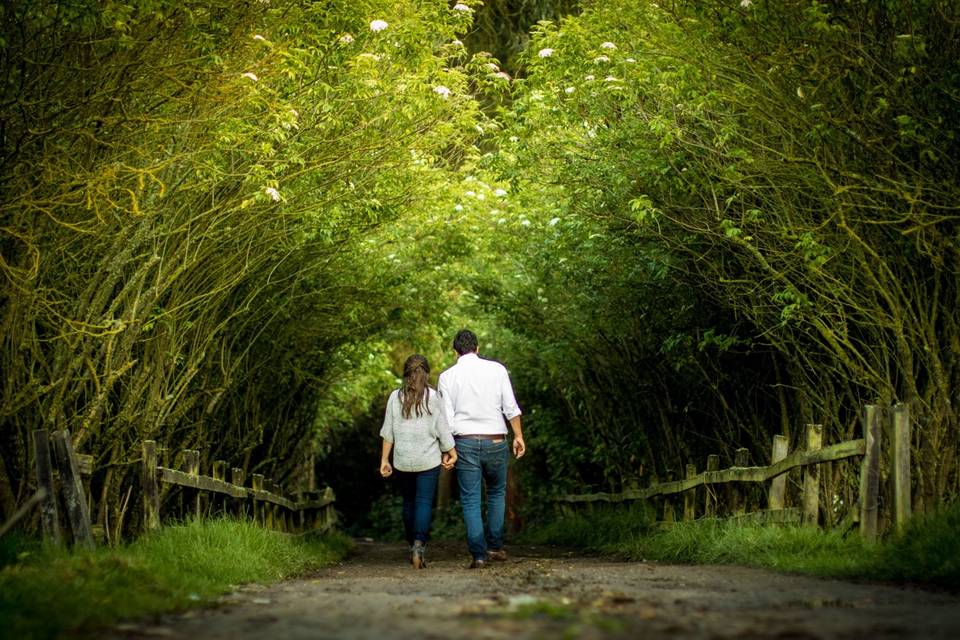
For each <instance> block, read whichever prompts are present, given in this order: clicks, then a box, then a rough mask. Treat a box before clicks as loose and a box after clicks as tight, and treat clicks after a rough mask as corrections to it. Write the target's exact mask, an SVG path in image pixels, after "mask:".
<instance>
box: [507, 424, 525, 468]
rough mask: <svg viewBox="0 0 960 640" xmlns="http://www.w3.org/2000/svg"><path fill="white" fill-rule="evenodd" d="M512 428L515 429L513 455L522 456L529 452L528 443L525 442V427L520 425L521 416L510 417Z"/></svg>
mask: <svg viewBox="0 0 960 640" xmlns="http://www.w3.org/2000/svg"><path fill="white" fill-rule="evenodd" d="M510 428H511V429H513V455H515V456H516V457H518V458H522V457H523V454H525V453H526V452H527V445H526V444H524V442H523V428H522V427H521V426H520V416H513V417H512V418H510Z"/></svg>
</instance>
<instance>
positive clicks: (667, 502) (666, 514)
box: [663, 473, 677, 524]
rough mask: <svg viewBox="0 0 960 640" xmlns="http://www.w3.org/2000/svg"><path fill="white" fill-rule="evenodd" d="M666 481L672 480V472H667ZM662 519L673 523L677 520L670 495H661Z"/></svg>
mask: <svg viewBox="0 0 960 640" xmlns="http://www.w3.org/2000/svg"><path fill="white" fill-rule="evenodd" d="M667 482H673V474H672V473H668V474H667ZM663 521H664V522H669V523H670V524H673V523H674V522H676V521H677V514H676V512H675V511H674V510H673V500H671V499H670V496H668V495H667V496H664V497H663Z"/></svg>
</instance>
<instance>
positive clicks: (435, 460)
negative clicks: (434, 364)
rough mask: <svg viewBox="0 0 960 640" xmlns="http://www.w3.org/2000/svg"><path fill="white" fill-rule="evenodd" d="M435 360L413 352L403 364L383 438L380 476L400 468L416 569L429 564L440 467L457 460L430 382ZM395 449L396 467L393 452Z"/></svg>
mask: <svg viewBox="0 0 960 640" xmlns="http://www.w3.org/2000/svg"><path fill="white" fill-rule="evenodd" d="M429 379H430V363H429V362H427V359H426V358H424V357H423V356H421V355H420V354H416V353H415V354H413V355H412V356H410V357H409V358H407V361H406V362H405V363H404V365H403V383H402V384H401V385H400V388H399V389H396V390H394V392H393V393H391V394H390V399H389V400H387V411H386V415H385V416H384V418H383V428H382V429H381V430H380V437H381V438H383V447H382V448H381V453H380V475H382V476H383V477H384V478H386V477H388V476H390V475H391V474H393V471H394V469H396V471H397V479H398V481H399V483H400V493H401V495H402V496H403V528H404V533H405V534H406V538H407V543H408V544H409V545H410V562H411V563H412V564H413V567H414V568H415V569H421V568H423V567H425V566H426V562H425V561H424V551H425V547H426V544H427V540H428V539H429V537H430V521H431V519H432V516H433V498H434V495H435V494H436V492H437V479H438V478H439V476H440V467H441V466H443V468H445V469H451V468H453V465H454V463H456V461H457V450H456V449H455V448H454V441H453V435H452V434H451V433H450V426H449V424H448V422H447V416H446V414H445V413H444V408H443V403H442V402H441V401H440V398H439V396H438V395H437V391H436V389H432V388H431V387H430V385H429ZM391 451H393V466H391V465H390V452H391Z"/></svg>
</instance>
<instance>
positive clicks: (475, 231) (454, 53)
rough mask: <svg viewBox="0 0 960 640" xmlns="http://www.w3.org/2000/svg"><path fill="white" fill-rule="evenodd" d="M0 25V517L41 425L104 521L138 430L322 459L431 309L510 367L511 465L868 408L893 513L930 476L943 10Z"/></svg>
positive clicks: (176, 445)
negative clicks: (876, 405) (895, 492)
mask: <svg viewBox="0 0 960 640" xmlns="http://www.w3.org/2000/svg"><path fill="white" fill-rule="evenodd" d="M564 14H570V15H568V16H567V17H564V18H560V16H562V15H564ZM574 14H575V15H574ZM544 18H549V19H552V21H541V22H539V23H538V24H534V23H535V22H536V21H537V20H542V19H544ZM375 21H377V22H375ZM0 23H2V24H3V36H2V43H0V69H2V82H3V86H4V88H3V100H2V104H0V149H2V152H0V184H2V190H0V218H2V224H0V260H2V261H0V272H2V280H0V326H2V331H0V345H2V350H0V375H2V385H3V387H2V393H0V510H2V512H3V513H4V514H9V513H12V511H13V510H14V509H15V508H16V506H17V505H18V503H21V502H22V501H23V500H25V499H26V497H27V496H28V495H29V492H30V489H31V486H32V485H31V483H32V480H31V477H32V474H31V473H30V468H31V467H30V451H29V446H28V440H29V439H28V437H27V436H28V434H29V433H30V431H31V430H32V429H36V428H43V427H47V428H51V429H59V428H69V429H70V430H71V433H72V434H73V436H74V439H75V442H76V443H77V444H78V445H79V447H80V448H81V449H82V450H84V451H85V452H89V453H93V454H94V455H95V460H96V461H95V467H96V468H97V473H96V474H95V477H94V487H95V490H96V491H97V492H98V493H99V494H100V495H102V496H103V498H105V499H103V500H101V501H100V502H99V504H100V505H101V506H100V510H101V512H100V513H99V514H97V517H99V518H101V519H104V518H109V519H110V521H114V518H115V516H116V515H117V514H116V513H111V512H110V510H111V509H114V510H117V509H119V504H120V502H121V497H122V496H123V495H124V493H125V492H126V491H128V490H130V489H131V488H134V490H135V487H136V473H135V467H132V466H131V465H130V463H131V462H132V461H133V459H134V458H136V456H137V451H138V446H139V442H140V441H141V440H142V439H144V438H151V439H154V440H157V441H159V442H161V443H162V444H165V445H167V446H168V447H169V448H170V449H172V450H177V449H182V448H195V449H201V450H204V451H205V452H207V453H206V455H209V456H210V458H211V459H214V458H219V459H225V460H227V461H228V462H229V463H230V464H231V465H232V466H241V467H244V468H246V469H247V470H248V472H250V473H252V472H258V473H261V472H262V473H265V474H267V475H270V476H272V477H274V478H276V479H278V480H280V481H287V482H295V481H296V479H297V478H298V477H299V475H300V474H301V473H302V471H303V465H304V464H305V463H307V461H308V460H310V459H311V457H312V456H314V455H316V459H317V464H318V465H320V466H321V467H323V465H324V461H325V457H329V456H330V455H331V452H335V455H336V456H339V457H341V458H342V456H343V452H344V451H352V452H354V453H353V454H352V455H354V456H355V458H354V459H355V460H356V462H355V463H353V467H354V472H355V473H359V472H360V471H359V470H360V469H362V465H363V464H367V462H368V461H367V460H364V459H363V458H362V455H363V454H364V452H365V451H366V447H367V446H368V445H369V446H372V445H374V444H375V425H376V421H377V419H378V413H379V410H380V405H379V403H380V402H382V399H383V398H385V396H386V393H387V390H388V389H389V388H390V387H391V386H392V385H394V384H395V383H396V372H397V367H398V364H399V363H400V362H402V359H403V358H404V357H405V356H406V355H407V354H408V353H409V352H410V351H412V350H418V351H421V352H424V353H426V354H427V355H428V356H429V357H431V359H432V360H433V362H434V368H435V369H436V370H438V371H439V370H440V369H442V367H443V365H444V364H446V363H449V361H450V360H451V357H452V356H451V354H450V353H449V348H448V347H449V346H448V342H449V337H450V335H452V332H453V331H454V330H455V329H456V328H458V327H459V326H461V325H464V324H470V325H472V326H474V327H476V328H477V329H478V332H479V333H480V334H481V340H482V341H483V342H484V351H485V352H486V353H489V354H491V355H494V356H496V357H499V358H501V359H503V360H504V361H505V362H506V363H507V364H508V366H509V367H510V369H511V373H512V375H513V377H514V384H515V386H516V387H517V390H518V395H519V397H520V398H521V400H522V404H523V406H524V409H525V413H526V414H527V422H528V425H529V427H528V431H529V435H528V439H529V445H530V449H531V456H530V463H529V464H525V465H523V466H522V470H523V471H522V472H523V473H524V474H525V476H526V478H525V482H526V484H527V486H528V487H530V490H531V491H538V490H552V489H555V488H575V487H579V488H583V487H603V488H607V489H617V488H620V487H621V486H624V485H626V484H629V483H631V482H635V481H637V480H638V479H639V478H642V477H644V476H646V475H651V474H658V475H662V474H665V473H669V472H671V471H678V470H679V469H681V468H682V467H683V465H684V464H685V463H687V462H689V461H691V460H694V459H697V460H699V459H701V457H702V455H703V454H705V453H707V452H715V451H717V450H721V451H724V450H725V448H736V447H739V446H748V447H750V448H751V449H752V450H753V451H754V452H755V454H756V456H757V457H759V456H760V455H761V454H764V453H765V452H766V447H768V446H769V444H768V443H769V440H770V437H769V436H770V434H771V433H786V434H788V435H792V434H794V433H795V432H798V431H799V430H798V429H797V427H798V426H799V425H801V424H802V423H804V422H811V421H814V422H820V423H823V424H824V425H825V427H826V429H827V431H828V435H827V437H828V438H831V437H835V438H840V437H848V436H849V435H851V433H852V432H854V431H856V430H857V429H858V428H859V427H858V424H857V415H858V411H859V407H860V406H861V405H862V404H863V403H865V402H892V401H903V402H909V403H911V405H912V406H913V407H914V414H915V415H916V416H918V417H917V424H916V425H915V429H914V434H915V441H914V443H913V444H914V449H915V455H914V464H915V474H914V477H915V478H916V486H915V487H914V490H915V495H916V498H917V503H918V504H919V505H920V508H932V507H933V506H935V505H936V504H938V503H940V502H941V501H943V500H945V499H948V498H950V497H952V496H955V495H956V494H957V493H958V492H960V485H958V482H960V472H958V467H957V462H958V453H960V450H958V447H960V442H958V440H960V424H958V412H957V406H958V403H960V398H958V397H957V390H958V388H960V326H958V323H957V318H956V308H957V306H958V302H960V300H958V296H960V289H958V286H957V285H958V269H960V255H958V247H960V236H958V232H957V219H958V215H957V210H958V204H957V203H958V202H960V197H958V196H960V193H958V191H960V187H958V186H957V185H958V184H960V180H958V178H960V176H958V166H960V163H958V160H960V154H958V151H960V149H958V144H960V142H958V136H960V108H958V104H960V94H958V87H960V68H958V64H960V63H958V60H960V51H958V50H957V49H958V46H960V45H958V44H957V43H958V42H960V38H958V37H956V36H957V29H958V25H960V13H958V9H957V7H956V6H955V3H951V2H946V1H936V0H915V1H912V2H908V3H902V2H893V1H892V0H890V1H882V2H870V3H843V4H836V5H835V6H834V5H833V4H829V3H815V2H809V1H806V0H792V1H790V2H781V3H766V2H762V1H761V0H754V1H753V2H750V1H749V0H744V1H743V2H728V1H719V0H711V1H710V2H687V1H684V0H677V1H665V2H660V3H646V2H643V3H641V2H603V3H601V2H581V3H577V4H574V3H569V2H546V3H544V2H533V1H531V2H490V3H487V4H486V5H483V6H481V4H480V3H477V2H470V1H467V2H464V3H457V4H456V5H454V4H453V3H447V2H445V1H443V0H434V1H419V2H418V1H414V0H389V1H387V2H372V1H360V2H355V1H351V2H340V1H338V0H329V1H323V2H308V1H305V0H257V1H252V2H248V3H240V4H238V3H235V2H227V1H225V0H224V1H222V2H213V3H211V2H204V3H198V2H179V1H178V2H173V1H171V0H151V1H149V2H140V3H131V2H126V3H125V2H114V1H111V2H85V1H79V0H76V1H69V2H58V1H54V0H42V1H40V2H17V1H15V2H11V3H7V4H5V5H4V6H3V7H2V8H0ZM531 27H532V32H531V31H530V29H531ZM494 44H497V46H496V47H495V46H493V45H494ZM481 48H482V49H485V50H494V52H495V53H496V54H497V55H500V56H502V57H507V56H510V61H509V66H506V65H505V67H504V68H505V69H506V71H504V70H503V69H501V66H500V61H499V60H498V59H497V58H496V57H495V56H493V55H490V54H489V53H486V52H485V51H481V50H480V49H481ZM798 435H799V434H798ZM372 460H373V457H372V456H371V457H370V458H369V461H372ZM342 461H343V460H342V459H341V460H340V462H342ZM330 462H331V464H330V466H329V468H338V469H339V468H344V465H340V466H336V465H335V464H334V462H335V461H333V460H330ZM369 464H370V469H371V470H372V469H373V464H372V462H369ZM328 479H329V480H331V481H332V482H333V483H334V484H335V483H336V482H335V480H336V479H330V478H328ZM837 490H838V491H839V490H840V489H839V488H838V489H837ZM132 521H133V522H136V520H135V519H132Z"/></svg>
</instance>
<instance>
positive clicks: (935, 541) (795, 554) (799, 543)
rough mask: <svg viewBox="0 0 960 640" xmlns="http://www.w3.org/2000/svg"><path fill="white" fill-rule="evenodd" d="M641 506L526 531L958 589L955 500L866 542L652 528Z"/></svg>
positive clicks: (701, 527)
mask: <svg viewBox="0 0 960 640" xmlns="http://www.w3.org/2000/svg"><path fill="white" fill-rule="evenodd" d="M653 515H654V514H653V513H652V512H651V511H649V510H647V509H645V508H644V507H643V506H642V505H631V506H629V507H604V508H596V509H594V510H592V511H590V512H577V513H575V514H572V515H568V516H563V517H559V518H556V519H552V520H548V521H546V523H545V524H540V525H539V526H536V527H534V528H533V529H531V530H530V531H528V532H526V533H525V534H524V540H525V541H528V542H534V543H538V544H560V545H565V546H572V547H577V548H581V549H585V550H589V551H593V552H600V553H609V554H615V555H618V556H622V557H626V558H629V559H631V560H658V561H662V562H676V563H684V564H687V563H689V564H737V565H744V566H752V567H760V568H765V569H774V570H777V571H786V572H791V573H802V574H809V575H817V576H830V577H838V578H860V579H872V580H887V581H895V582H918V583H926V584H933V585H939V586H943V587H947V588H956V587H957V586H958V585H960V567H958V563H957V558H958V557H960V555H958V551H960V548H958V545H960V536H958V535H957V530H958V529H957V526H958V524H960V522H958V518H960V502H957V501H954V502H952V503H951V504H949V505H947V506H945V507H943V508H942V509H941V510H939V511H937V512H936V513H934V514H930V515H927V516H917V517H915V518H914V519H913V520H911V521H910V522H909V523H908V526H907V527H906V528H905V529H904V531H903V532H902V533H899V534H895V535H891V536H890V537H889V538H887V539H886V540H883V541H881V542H879V543H877V544H875V545H870V544H867V543H865V542H863V540H862V539H861V538H860V537H859V536H858V535H857V533H856V532H851V533H847V534H844V533H840V532H839V531H822V530H820V529H816V528H811V527H794V526H761V525H749V524H747V525H745V524H738V523H736V522H732V521H716V520H698V521H696V522H691V523H683V522H681V523H676V524H674V525H672V526H669V527H666V528H657V527H656V526H655V525H654V522H653Z"/></svg>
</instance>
